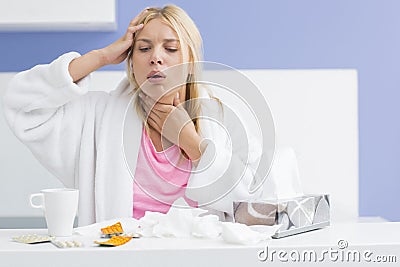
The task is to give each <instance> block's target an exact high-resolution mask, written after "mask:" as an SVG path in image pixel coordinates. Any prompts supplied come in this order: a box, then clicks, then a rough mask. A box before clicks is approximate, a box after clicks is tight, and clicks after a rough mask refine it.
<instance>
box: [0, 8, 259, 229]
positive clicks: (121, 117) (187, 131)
mask: <svg viewBox="0 0 400 267" xmlns="http://www.w3.org/2000/svg"><path fill="white" fill-rule="evenodd" d="M124 60H127V64H128V68H127V69H128V70H127V78H125V79H123V80H122V81H121V82H120V84H119V85H118V87H117V88H116V90H114V91H112V92H111V93H110V94H106V93H103V92H88V86H89V82H90V75H89V74H90V73H91V72H93V71H95V70H97V69H98V68H100V67H102V66H105V65H108V64H117V63H121V62H122V61H124ZM200 60H201V36H200V33H199V31H198V29H197V28H196V26H195V24H194V23H193V21H192V20H191V19H190V17H189V16H188V15H187V14H186V13H185V12H184V11H183V10H182V9H180V8H178V7H176V6H172V5H170V6H165V7H164V8H148V9H146V10H144V11H143V12H141V13H140V14H139V15H138V16H137V17H136V18H135V19H133V20H132V21H131V23H130V25H129V27H128V29H127V31H126V34H125V35H124V36H123V37H121V38H120V39H119V40H117V41H116V42H114V43H112V44H111V45H109V46H107V47H105V48H102V49H99V50H93V51H91V52H89V53H87V54H85V55H82V56H81V55H79V54H78V53H75V52H71V53H67V54H64V55H62V56H60V57H59V58H58V59H56V60H55V61H53V62H52V63H50V64H48V65H38V66H35V67H34V68H32V69H30V70H27V71H24V72H21V73H19V74H17V75H16V76H15V78H14V79H13V80H12V81H11V83H10V85H9V88H8V91H7V93H6V95H5V98H4V106H5V115H6V119H7V121H8V123H9V125H10V127H11V129H12V130H13V131H14V133H15V135H16V136H17V137H18V138H19V139H20V140H21V141H22V142H23V143H24V144H26V145H27V146H28V147H29V149H30V150H31V151H32V153H33V154H34V155H35V156H36V158H37V159H38V160H39V161H40V162H41V163H42V164H43V165H44V166H45V167H46V168H47V169H48V170H49V171H50V172H52V173H53V174H54V175H55V176H56V177H57V178H58V179H60V181H61V182H62V183H63V184H64V185H65V186H66V187H77V188H79V190H80V201H79V225H87V224H91V223H94V222H98V221H103V220H107V219H111V218H116V217H134V218H140V217H142V216H143V215H144V212H145V211H146V210H150V211H159V212H167V211H168V209H169V208H170V206H171V204H172V203H173V202H174V201H175V200H176V199H178V198H180V197H184V198H185V199H186V201H187V202H188V203H189V204H190V205H191V206H201V207H206V208H208V209H210V210H217V211H218V212H219V213H220V215H221V214H222V215H225V216H228V217H227V218H231V216H232V204H233V203H232V202H233V201H234V200H238V199H249V198H254V197H257V196H258V195H259V194H261V192H256V193H250V191H249V187H250V185H251V184H252V182H254V181H253V178H254V172H253V171H252V170H253V169H254V168H251V167H252V163H254V162H256V161H257V159H258V158H259V156H260V154H261V153H260V151H257V150H256V149H253V146H252V145H250V150H251V151H252V159H251V160H250V161H249V159H244V158H242V157H241V156H240V155H241V154H240V152H239V151H237V150H236V149H235V148H232V146H230V145H229V138H232V136H228V135H227V134H226V132H225V131H223V130H221V129H220V127H216V126H215V125H214V124H212V123H210V122H209V121H207V120H202V119H201V117H207V116H213V117H216V114H218V116H219V118H221V119H220V122H221V123H226V124H227V125H226V127H228V128H229V127H230V126H229V125H228V124H229V122H228V121H229V120H228V119H227V118H226V116H225V115H224V112H223V110H222V109H221V106H220V105H219V104H218V103H217V101H215V100H213V98H211V97H210V96H209V94H208V93H207V91H206V90H205V88H203V87H201V86H199V85H198V84H196V83H195V82H193V81H194V80H195V79H196V75H198V74H199V73H198V71H199V69H198V68H197V66H196V62H197V61H200ZM181 77H184V79H183V80H184V81H183V83H182V79H181ZM181 103H182V104H181ZM183 103H184V105H183ZM238 138H240V136H239V137H238ZM254 147H256V146H254ZM246 149H248V148H246ZM253 150H254V151H253Z"/></svg>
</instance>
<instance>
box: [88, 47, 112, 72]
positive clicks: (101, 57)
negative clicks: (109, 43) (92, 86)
mask: <svg viewBox="0 0 400 267" xmlns="http://www.w3.org/2000/svg"><path fill="white" fill-rule="evenodd" d="M90 53H93V55H94V56H95V57H96V58H97V66H98V68H101V67H104V66H106V65H108V64H109V63H108V56H107V51H106V50H105V48H102V49H97V50H92V51H91V52H90Z"/></svg>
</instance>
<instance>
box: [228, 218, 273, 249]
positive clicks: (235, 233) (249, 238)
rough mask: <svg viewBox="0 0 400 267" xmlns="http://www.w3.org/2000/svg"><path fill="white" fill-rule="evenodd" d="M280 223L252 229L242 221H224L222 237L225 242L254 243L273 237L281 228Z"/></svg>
mask: <svg viewBox="0 0 400 267" xmlns="http://www.w3.org/2000/svg"><path fill="white" fill-rule="evenodd" d="M280 227H281V226H280V225H274V226H266V225H257V226H253V227H252V228H253V229H255V230H256V231H255V230H252V228H250V227H249V226H247V225H245V224H241V223H231V222H223V223H222V239H223V240H224V241H225V242H228V243H233V244H242V245H254V244H257V243H259V242H261V241H264V240H267V239H271V236H272V235H274V234H275V232H276V231H277V230H278V229H279V228H280Z"/></svg>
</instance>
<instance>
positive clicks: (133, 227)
mask: <svg viewBox="0 0 400 267" xmlns="http://www.w3.org/2000/svg"><path fill="white" fill-rule="evenodd" d="M207 212H208V211H207V210H204V209H199V208H191V207H189V205H188V204H187V203H186V202H185V201H184V199H183V198H180V199H178V200H177V201H175V202H174V204H173V205H172V206H171V208H170V210H169V211H168V213H166V214H164V213H159V212H151V211H147V212H146V213H145V215H144V216H143V217H142V218H141V219H140V220H136V219H133V218H119V219H113V220H108V221H104V222H101V223H95V224H92V225H88V226H84V227H79V228H76V229H75V233H77V234H80V235H86V236H96V235H99V234H100V229H101V228H103V227H106V226H109V225H113V224H115V223H116V222H121V225H122V228H123V229H124V231H125V232H127V233H129V232H132V233H140V234H141V235H142V236H143V237H158V238H189V239H190V238H207V239H217V238H222V239H223V240H224V241H225V242H228V243H234V244H243V245H248V244H256V243H258V242H260V241H262V240H265V239H268V238H270V237H271V236H272V235H274V234H275V232H276V231H277V230H278V228H279V227H280V225H274V226H261V227H262V231H259V229H257V230H258V231H254V230H252V229H251V228H250V227H249V226H246V225H244V224H239V223H228V222H221V221H220V220H219V217H218V216H217V215H213V214H208V215H205V213H207ZM201 215H203V216H201Z"/></svg>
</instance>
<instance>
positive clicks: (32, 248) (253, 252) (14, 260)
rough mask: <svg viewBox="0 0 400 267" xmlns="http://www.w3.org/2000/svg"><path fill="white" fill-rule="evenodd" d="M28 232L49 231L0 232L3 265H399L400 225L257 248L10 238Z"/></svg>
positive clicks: (318, 234)
mask: <svg viewBox="0 0 400 267" xmlns="http://www.w3.org/2000/svg"><path fill="white" fill-rule="evenodd" d="M26 233H37V234H45V233H46V230H44V229H33V230H29V229H26V230H12V229H3V230H0V266H7V267H8V266H29V267H34V266H68V267H71V266H94V267H100V266H107V267H112V266H115V267H119V266H163V267H164V266H174V267H176V266H207V267H208V266H219V267H222V266H276V265H282V264H285V265H287V264H288V263H292V265H295V266H299V265H301V266H310V265H312V266H315V265H322V264H323V265H324V266H326V265H331V266H337V265H338V263H339V262H340V263H341V264H343V263H346V266H349V265H350V266H353V265H355V266H365V265H366V260H368V259H370V260H371V262H370V263H369V264H368V266H398V265H399V263H400V222H396V223H394V222H386V223H347V224H335V225H332V226H329V227H327V228H325V229H321V230H316V231H311V232H308V233H303V234H299V235H296V236H291V237H286V238H282V239H273V240H268V241H266V242H264V243H261V244H258V245H253V246H243V245H233V244H227V243H224V242H223V241H222V240H201V239H194V240H189V239H174V238H170V239H158V238H140V239H134V240H131V241H130V242H129V243H127V244H125V245H123V246H120V247H114V248H108V247H97V246H95V245H94V244H93V240H95V239H98V238H96V237H89V236H85V237H83V236H73V237H72V238H70V239H75V240H80V241H82V242H84V243H85V246H84V247H82V248H70V249H59V248H56V247H55V246H54V245H52V244H50V243H44V244H36V245H27V244H21V243H16V242H12V241H10V239H11V237H13V236H16V235H21V234H26ZM339 240H343V241H342V242H341V243H340V245H342V246H343V245H346V242H347V244H348V247H346V248H343V249H340V248H339V247H338V246H339V245H338V241H339ZM266 248H267V249H266ZM267 250H268V255H269V257H268V259H266V260H265V261H261V260H260V259H259V258H261V259H262V258H263V257H264V258H265V255H266V254H265V253H264V252H266V251H267ZM335 251H336V252H335ZM285 253H286V254H285ZM329 253H331V254H329ZM311 254H312V255H311ZM355 254H358V255H360V262H353V261H354V259H356V260H357V256H355ZM364 254H365V255H364ZM329 255H331V256H332V259H331V258H329ZM271 256H272V257H273V258H271ZM279 256H280V258H279ZM298 256H300V257H301V258H300V262H295V261H294V260H293V259H296V258H297V257H298ZM304 256H306V257H305V258H304ZM313 256H316V259H317V261H318V259H322V257H324V259H323V260H322V261H321V262H317V263H314V262H313V261H314V258H313ZM377 256H384V257H380V258H379V259H381V260H386V261H392V263H386V264H382V263H379V264H377V263H375V264H374V263H372V261H373V260H374V259H378V258H377ZM309 257H311V261H312V262H313V263H312V264H310V259H309ZM285 260H287V262H284V261H285ZM393 261H396V262H394V263H393ZM271 263H273V264H271ZM339 265H340V264H339Z"/></svg>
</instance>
